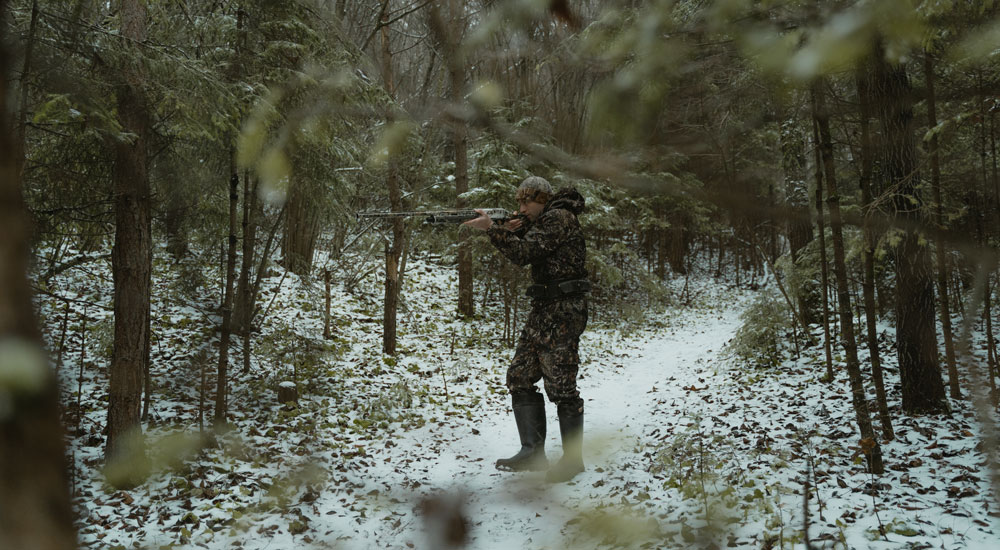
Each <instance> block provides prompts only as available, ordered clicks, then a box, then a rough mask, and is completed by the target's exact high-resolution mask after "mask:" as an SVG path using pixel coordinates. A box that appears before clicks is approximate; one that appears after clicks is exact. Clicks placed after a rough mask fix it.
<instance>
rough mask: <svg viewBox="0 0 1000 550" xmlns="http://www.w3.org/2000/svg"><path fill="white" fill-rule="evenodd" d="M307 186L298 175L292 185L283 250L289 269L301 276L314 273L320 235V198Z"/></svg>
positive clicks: (283, 261) (290, 184) (284, 261)
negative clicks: (318, 206) (318, 234)
mask: <svg viewBox="0 0 1000 550" xmlns="http://www.w3.org/2000/svg"><path fill="white" fill-rule="evenodd" d="M306 187H307V184H306V182H304V181H302V180H301V179H297V178H295V177H294V176H293V178H292V182H291V183H289V192H288V202H287V203H286V206H287V209H288V214H287V216H286V217H285V234H284V239H283V241H282V247H281V250H282V253H283V255H284V257H283V260H282V263H283V264H284V266H285V269H287V270H289V271H291V272H292V273H295V274H296V275H298V276H300V277H306V276H308V275H309V272H310V271H312V261H313V252H314V251H315V248H316V236H317V235H316V234H317V227H316V226H317V216H316V212H315V208H316V207H315V204H314V203H315V200H316V199H315V197H314V196H313V194H312V191H310V190H309V189H307V188H306Z"/></svg>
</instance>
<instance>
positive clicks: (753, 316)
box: [726, 290, 793, 368]
mask: <svg viewBox="0 0 1000 550" xmlns="http://www.w3.org/2000/svg"><path fill="white" fill-rule="evenodd" d="M740 320H741V321H742V322H743V324H742V325H741V326H740V328H739V330H737V331H736V334H735V335H734V336H733V339H732V340H731V341H730V342H729V343H728V344H726V353H727V354H728V355H729V356H730V357H732V358H733V359H735V360H737V361H739V362H740V363H742V364H748V365H752V366H754V367H757V368H768V367H774V366H776V365H778V364H779V363H780V362H781V360H782V359H783V358H784V355H785V352H786V351H787V349H788V345H789V344H788V343H789V342H790V341H791V336H790V333H791V331H792V328H793V327H792V316H791V312H790V311H789V309H788V305H787V304H785V302H784V300H783V299H782V298H781V296H779V295H778V293H777V292H775V291H774V290H764V291H761V292H760V293H758V294H757V297H756V298H754V301H753V302H752V303H751V304H750V306H749V307H747V309H746V310H745V311H744V312H743V314H742V315H741V316H740Z"/></svg>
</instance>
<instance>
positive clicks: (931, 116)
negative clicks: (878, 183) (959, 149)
mask: <svg viewBox="0 0 1000 550" xmlns="http://www.w3.org/2000/svg"><path fill="white" fill-rule="evenodd" d="M924 74H925V76H926V79H927V124H928V127H929V128H931V129H932V130H933V129H934V128H936V127H937V124H938V122H937V102H936V101H935V97H934V62H933V59H932V56H931V53H930V52H924ZM927 149H928V151H927V152H928V156H929V157H930V165H931V192H932V193H933V194H934V223H935V224H937V227H938V229H939V230H944V228H945V226H944V213H943V205H942V203H941V160H940V154H939V152H938V151H939V147H938V136H937V133H934V134H933V135H932V136H931V139H930V141H929V143H928V147H927ZM934 252H935V255H936V257H937V291H938V304H939V305H940V307H941V332H942V333H943V336H944V355H945V361H946V364H947V366H948V387H949V390H950V394H951V397H952V398H954V399H960V398H961V397H962V389H961V387H960V386H959V383H958V368H957V366H956V365H955V344H954V341H953V339H952V338H953V336H952V327H951V307H950V304H949V302H948V269H949V267H948V255H947V254H946V253H945V249H944V238H943V237H941V236H938V237H937V238H936V239H935V240H934Z"/></svg>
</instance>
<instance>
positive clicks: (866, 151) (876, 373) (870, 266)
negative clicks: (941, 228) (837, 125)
mask: <svg viewBox="0 0 1000 550" xmlns="http://www.w3.org/2000/svg"><path fill="white" fill-rule="evenodd" d="M855 80H856V82H857V88H858V104H859V106H860V115H861V154H860V156H861V178H860V181H859V182H858V183H859V185H860V187H861V205H862V208H863V209H864V212H865V217H864V227H862V232H863V235H864V237H863V238H864V245H863V250H862V253H861V255H862V263H863V271H864V275H863V280H862V282H861V292H862V295H863V296H864V304H865V322H866V329H867V330H866V334H867V343H868V360H869V362H870V363H871V365H872V380H873V381H874V382H875V396H876V400H877V403H878V415H879V422H881V424H882V435H883V436H884V437H885V439H886V440H887V441H892V440H893V439H895V437H896V434H895V433H894V431H893V429H892V419H891V417H890V416H889V403H888V399H887V397H886V393H885V378H884V376H883V375H882V356H881V354H880V352H879V349H878V307H877V306H876V303H875V243H876V242H877V241H878V239H877V238H876V236H875V228H874V227H873V224H872V219H871V218H872V215H873V209H874V206H873V205H872V195H873V193H872V172H873V171H874V169H875V149H874V147H873V145H872V139H871V131H870V130H871V127H870V126H869V120H871V97H870V93H871V90H870V86H869V82H868V80H867V75H866V74H864V71H860V70H859V71H858V74H857V75H856V76H855Z"/></svg>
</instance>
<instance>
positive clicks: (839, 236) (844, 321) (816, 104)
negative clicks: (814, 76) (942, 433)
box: [812, 81, 884, 474]
mask: <svg viewBox="0 0 1000 550" xmlns="http://www.w3.org/2000/svg"><path fill="white" fill-rule="evenodd" d="M812 93H813V115H814V116H815V118H816V126H817V127H818V130H819V136H820V150H821V153H822V154H821V156H822V159H823V168H824V173H825V175H826V186H827V189H828V190H829V198H828V199H827V203H828V205H829V208H830V230H831V237H832V240H833V271H834V275H835V278H836V283H837V302H838V303H839V305H840V335H841V343H842V344H843V346H844V355H845V358H846V363H847V376H848V378H849V379H850V383H851V401H852V403H853V405H854V414H855V417H856V419H857V422H858V431H859V432H860V434H861V448H862V449H863V450H864V452H865V457H866V458H867V459H868V467H869V469H870V470H871V472H872V473H874V474H881V473H882V472H883V470H884V466H883V464H882V448H881V446H880V445H879V443H878V437H876V435H875V430H874V429H873V428H872V418H871V414H870V412H869V411H868V399H867V398H866V397H865V386H864V381H863V380H862V377H861V362H860V361H858V345H857V340H856V339H855V338H854V316H853V314H852V313H851V298H850V290H849V288H848V281H847V262H846V260H845V259H844V258H845V254H844V232H843V223H842V221H841V216H840V195H839V191H838V187H837V170H836V166H835V165H834V160H833V141H832V139H831V137H830V117H829V113H828V112H827V110H826V101H825V99H824V97H823V94H824V91H823V89H822V81H817V82H816V84H814V86H813V92H812Z"/></svg>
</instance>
